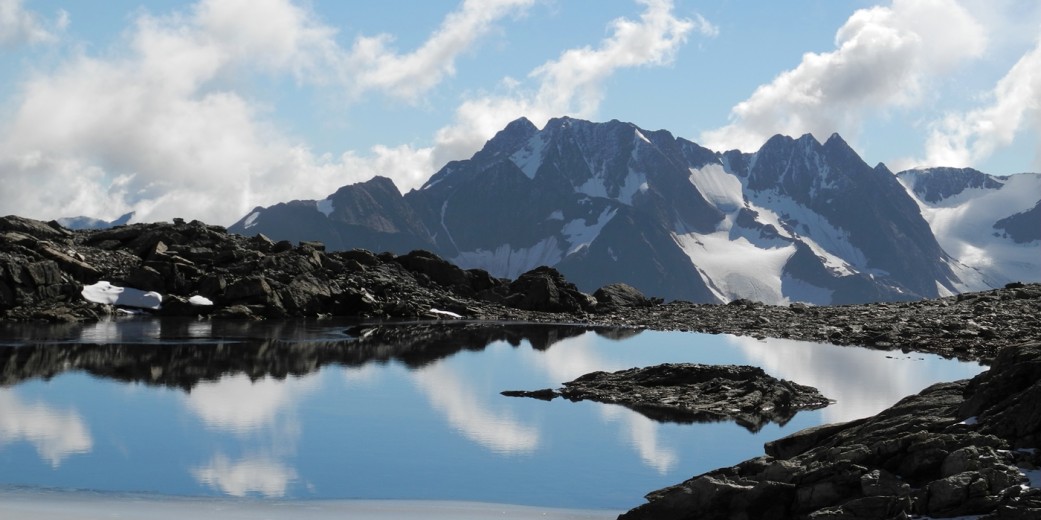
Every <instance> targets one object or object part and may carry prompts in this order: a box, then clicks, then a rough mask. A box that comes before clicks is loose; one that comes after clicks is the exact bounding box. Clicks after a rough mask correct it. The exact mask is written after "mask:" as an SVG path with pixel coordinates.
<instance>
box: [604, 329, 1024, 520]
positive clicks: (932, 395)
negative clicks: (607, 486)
mask: <svg viewBox="0 0 1041 520" xmlns="http://www.w3.org/2000/svg"><path fill="white" fill-rule="evenodd" d="M1039 397H1041V342H1034V343H1029V344H1024V345H1021V346H1018V347H1013V348H1008V349H1005V350H1002V351H1001V353H1000V354H999V355H998V357H997V358H996V359H995V361H994V365H993V366H992V367H991V369H990V370H988V371H986V372H984V373H982V374H980V375H979V376H977V377H975V378H973V379H972V380H966V381H958V382H953V383H941V384H937V385H933V386H931V387H929V388H927V389H925V390H924V391H922V392H921V393H920V394H918V395H915V396H911V397H907V398H905V399H903V400H902V401H900V402H899V403H897V404H896V405H894V406H893V407H891V408H889V409H887V410H885V411H883V412H881V413H879V414H878V415H876V416H874V417H870V418H867V419H860V420H856V421H852V422H848V423H844V424H835V425H827V426H821V427H817V428H810V429H807V430H803V431H800V432H797V433H795V434H793V435H790V436H788V437H785V438H782V439H779V440H777V441H774V442H771V443H768V444H767V445H766V455H765V456H763V457H760V458H756V459H752V460H749V461H745V462H742V463H741V464H738V465H736V466H733V467H730V468H723V469H718V470H715V471H711V472H708V473H705V474H703V475H699V476H696V477H694V478H691V479H690V480H687V481H686V482H683V483H681V484H678V485H675V486H672V487H669V488H665V489H662V490H659V491H655V492H653V493H651V494H650V495H648V500H649V502H648V503H647V504H645V505H643V506H640V507H637V508H636V509H633V510H632V511H629V512H628V513H626V514H624V515H622V516H621V517H620V518H623V519H652V518H653V519H658V520H667V519H724V518H763V519H789V518H791V519H802V518H807V519H825V518H827V519H879V518H910V517H911V516H912V515H923V516H928V517H933V518H947V517H956V516H966V515H984V516H983V517H982V518H993V519H1005V518H1016V519H1019V518H1023V519H1025V518H1041V490H1038V489H1034V488H1030V487H1029V486H1028V484H1029V482H1028V479H1027V477H1026V476H1025V475H1024V472H1025V471H1030V470H1034V469H1036V468H1037V464H1038V463H1039V462H1041V460H1039V457H1038V454H1037V452H1036V450H1035V449H1036V448H1037V447H1039V446H1041V399H1039Z"/></svg>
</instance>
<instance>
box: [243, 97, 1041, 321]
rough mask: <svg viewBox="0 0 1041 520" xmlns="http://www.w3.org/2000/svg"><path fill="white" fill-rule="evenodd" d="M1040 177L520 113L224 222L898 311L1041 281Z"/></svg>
mask: <svg viewBox="0 0 1041 520" xmlns="http://www.w3.org/2000/svg"><path fill="white" fill-rule="evenodd" d="M1039 204H1041V174H1034V173H1031V174H1020V175H1014V176H1007V177H997V176H991V175H987V174H984V173H981V172H978V171H975V170H971V169H949V168H931V169H919V170H910V171H905V172H900V173H898V174H894V173H893V172H891V171H890V170H889V169H888V168H886V167H885V165H882V164H879V165H877V166H875V167H871V166H869V165H868V164H866V163H865V162H864V161H863V160H862V159H861V158H860V157H859V156H858V155H857V153H856V152H855V151H854V150H853V149H852V148H850V146H849V145H848V144H847V143H846V142H845V141H843V139H842V138H841V137H840V136H839V135H838V134H834V135H832V136H831V137H830V138H829V139H828V140H827V141H826V142H824V143H820V142H818V141H817V140H816V139H814V138H813V137H812V136H811V135H809V134H807V135H804V136H802V137H799V138H797V139H793V138H791V137H787V136H781V135H778V136H774V137H773V138H771V139H770V140H769V141H767V142H766V144H764V145H763V146H762V148H760V149H759V150H758V151H757V152H755V153H745V152H741V151H737V150H731V151H727V152H716V151H712V150H708V149H706V148H703V147H701V146H699V145H697V144H696V143H693V142H691V141H687V140H685V139H680V138H676V137H674V136H673V135H672V134H670V133H669V132H667V131H664V130H659V131H653V132H652V131H646V130H643V129H641V128H638V127H637V126H635V125H633V124H631V123H623V122H619V121H610V122H607V123H593V122H589V121H582V120H578V119H573V118H567V117H564V118H558V119H552V120H550V121H549V122H548V123H547V124H546V126H545V127H544V128H542V129H541V130H540V129H538V128H537V127H535V126H534V125H533V124H532V123H531V122H529V121H528V120H527V119H523V118H522V119H518V120H516V121H513V122H512V123H510V124H509V125H507V126H506V128H504V129H503V130H501V131H499V132H498V133H497V134H496V135H495V137H493V138H492V139H491V140H489V141H488V142H487V143H486V144H485V146H484V148H483V149H481V150H480V151H479V152H477V153H476V154H474V155H473V157H471V158H470V159H468V160H463V161H453V162H450V163H448V164H446V165H445V166H444V167H443V168H441V170H439V171H438V172H436V173H434V175H433V176H431V177H430V179H429V180H428V181H427V182H426V184H424V185H423V186H422V187H421V188H419V189H417V190H412V191H410V192H408V193H406V194H404V195H403V194H401V193H400V192H399V191H398V189H397V188H396V187H395V185H394V184H393V182H391V181H390V180H389V179H386V178H382V177H375V178H373V179H372V180H369V181H367V182H363V183H359V184H352V185H349V186H344V187H342V188H340V189H339V190H337V191H336V192H335V193H333V194H331V195H330V196H329V197H328V198H326V199H324V200H320V201H314V200H306V201H301V200H297V201H289V202H284V203H280V204H276V205H274V206H270V207H266V208H262V207H258V208H256V209H254V210H253V211H251V212H250V213H249V214H248V215H246V216H244V217H243V218H242V219H241V220H239V221H238V222H236V223H235V224H234V225H232V226H231V227H230V228H229V231H231V232H235V233H241V234H246V235H255V234H258V233H263V234H264V235H267V236H268V237H270V238H272V239H276V240H292V241H300V240H319V241H322V242H324V243H325V244H326V246H327V247H328V248H329V249H332V250H342V249H352V248H364V249H369V250H373V251H391V252H394V253H399V254H400V253H405V252H408V251H410V250H413V249H426V250H429V251H432V252H434V253H437V254H438V255H441V256H443V257H444V258H446V259H448V260H450V261H452V262H454V263H456V264H457V265H459V266H460V267H463V268H480V269H484V270H487V271H488V272H489V273H491V274H492V275H494V276H499V277H511V278H513V277H516V276H518V275H519V274H521V273H523V272H526V271H528V270H530V269H532V268H535V267H538V266H540V265H548V266H552V267H555V268H557V269H558V270H560V271H561V272H562V273H563V274H564V275H565V276H566V277H567V278H568V279H569V280H570V281H572V282H574V283H576V284H577V285H578V286H579V288H581V289H583V290H585V291H588V292H592V291H593V290H595V289H596V288H598V287H600V286H603V285H606V284H609V283H614V282H625V283H628V284H630V285H633V286H634V287H636V288H638V289H640V290H641V291H643V292H645V293H646V294H648V295H652V296H659V297H663V298H666V299H684V300H691V301H695V302H706V303H709V302H716V303H719V302H728V301H731V300H734V299H738V298H747V299H752V300H757V301H762V302H765V303H771V304H784V303H792V302H807V303H813V304H841V303H858V302H867V301H901V300H911V299H918V298H930V297H937V296H944V295H950V294H954V293H958V292H962V291H967V290H981V289H985V288H989V287H996V286H1000V285H1003V284H1005V283H1007V282H1009V281H1041V219H1039V218H1037V216H1038V215H1037V213H1038V211H1039V210H1041V205H1039Z"/></svg>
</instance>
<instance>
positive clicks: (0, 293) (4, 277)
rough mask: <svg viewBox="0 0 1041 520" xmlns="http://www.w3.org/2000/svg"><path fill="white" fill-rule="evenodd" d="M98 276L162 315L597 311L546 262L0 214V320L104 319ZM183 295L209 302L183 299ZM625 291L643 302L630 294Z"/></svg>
mask: <svg viewBox="0 0 1041 520" xmlns="http://www.w3.org/2000/svg"><path fill="white" fill-rule="evenodd" d="M99 281H107V282H110V283H111V284H112V285H114V286H117V287H128V288H133V289H137V290H141V291H154V292H156V293H159V294H160V295H162V297H163V301H164V302H165V304H164V305H162V306H161V308H160V310H159V311H158V313H159V314H163V315H168V316H170V315H173V316H196V315H200V314H204V315H211V314H212V315H213V316H216V317H220V318H250V319H251V318H286V317H309V316H311V317H313V316H323V315H336V316H350V317H358V318H365V319H386V318H410V319H415V318H445V317H464V318H477V319H499V318H507V319H510V318H520V319H525V318H532V317H533V316H531V315H530V314H527V313H539V312H554V313H557V312H567V313H587V312H596V311H597V303H596V300H595V299H594V298H593V297H592V296H590V295H588V294H584V293H582V292H580V291H578V290H577V289H576V288H575V286H574V285H573V284H571V283H569V282H567V280H565V279H564V278H563V276H561V275H560V273H558V272H556V271H555V270H553V269H550V268H536V269H534V270H532V271H531V272H528V273H524V274H522V275H521V276H520V277H519V278H518V279H517V280H516V281H512V282H511V281H510V280H504V279H498V278H494V277H492V276H490V275H489V274H488V273H487V272H485V271H482V270H479V269H470V270H463V269H460V268H458V267H456V266H454V265H452V264H450V263H448V262H446V261H445V260H443V259H441V258H439V257H438V256H436V255H434V254H432V253H429V252H426V251H413V252H410V253H408V254H404V255H393V254H390V253H383V254H374V253H370V252H368V251H364V250H353V251H342V252H328V251H326V248H325V246H324V245H323V244H322V243H320V242H301V243H299V244H296V245H294V244H292V243H289V242H273V241H271V240H269V239H267V238H266V237H264V236H263V235H257V236H254V237H248V238H247V237H242V236H239V235H234V234H229V233H227V232H226V231H225V229H224V228H221V227H219V226H209V225H206V224H203V223H202V222H198V221H193V222H190V223H185V222H184V221H182V220H175V221H174V223H172V224H167V223H159V224H135V225H129V226H117V227H114V228H111V229H105V230H80V231H75V232H73V231H70V230H67V229H64V228H62V227H61V226H60V225H58V224H57V223H56V222H51V223H44V222H39V221H34V220H30V219H24V218H21V217H10V216H9V217H3V218H0V319H3V320H10V321H28V320H43V321H52V322H61V321H96V320H99V319H103V318H106V317H108V316H110V315H111V314H113V313H114V312H115V309H114V308H113V307H112V306H105V305H97V304H92V303H89V302H86V301H84V300H83V298H82V297H81V296H80V293H81V292H82V289H83V287H84V286H86V285H92V284H95V283H96V282H99ZM193 296H201V297H203V298H205V299H206V300H208V301H210V302H212V303H213V304H214V305H212V306H198V305H192V303H193V300H192V299H191V297H193ZM627 297H628V298H630V299H631V300H633V301H640V300H641V299H642V300H646V298H645V297H644V296H643V295H642V294H639V293H638V292H635V293H631V292H630V293H627ZM194 301H199V300H194ZM618 301H619V300H618V298H617V297H612V298H611V300H610V304H609V305H610V306H611V307H612V308H614V307H617V305H618ZM605 308H606V307H605Z"/></svg>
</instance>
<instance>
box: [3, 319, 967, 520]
mask: <svg viewBox="0 0 1041 520" xmlns="http://www.w3.org/2000/svg"><path fill="white" fill-rule="evenodd" d="M188 325H190V327H189V326H188ZM188 325H186V324H185V323H183V322H181V323H178V324H176V325H172V324H171V325H165V324H164V322H159V321H156V322H144V323H143V322H125V323H117V324H109V325H104V326H102V327H93V328H90V327H88V328H86V329H62V330H61V331H58V332H54V331H51V332H50V333H45V332H39V331H34V332H30V333H27V332H26V331H25V330H19V331H17V332H11V331H6V332H4V334H6V339H4V340H0V344H6V345H32V344H38V343H41V342H46V343H47V344H48V347H47V348H66V347H68V346H69V345H82V344H92V343H104V344H114V343H121V342H127V348H137V347H135V345H140V344H142V343H150V344H152V345H153V346H155V345H171V346H172V345H177V344H178V343H179V342H180V343H184V342H194V343H199V344H200V347H199V348H203V349H205V348H218V346H219V347H220V348H226V349H235V348H241V346H242V345H246V344H249V343H250V342H255V341H279V340H285V341H288V342H296V344H301V345H306V344H307V343H308V342H309V341H318V340H321V341H324V342H325V343H322V345H323V348H326V347H325V345H328V348H330V349H350V348H353V347H352V345H353V343H352V342H354V341H356V340H354V339H352V338H351V337H350V336H348V335H347V334H345V333H344V331H345V330H346V326H345V325H344V324H338V323H322V322H319V323H317V324H315V323H312V324H309V325H308V326H306V327H303V328H301V327H289V328H278V327H274V328H271V327H270V325H265V326H264V327H269V328H267V329H263V330H262V331H261V332H255V331H252V332H241V331H240V332H241V335H240V336H237V335H236V334H235V333H230V332H229V331H228V330H220V331H215V330H214V329H213V328H212V326H210V325H209V324H199V323H195V324H188ZM164 327H165V329H164ZM243 327H246V326H245V325H243ZM257 327H261V326H260V325H257ZM243 330H245V329H243ZM164 331H165V332H164ZM170 331H176V333H173V332H170ZM570 334H577V335H575V336H573V337H569V338H566V339H562V340H560V341H557V342H555V343H553V344H552V345H551V346H549V348H546V349H545V350H539V349H536V348H533V347H532V345H531V342H530V341H528V340H520V341H515V343H516V344H515V345H511V344H510V343H508V342H506V341H493V342H491V343H490V344H488V345H487V346H486V347H484V348H483V349H473V348H471V349H464V350H459V351H457V352H455V353H450V352H451V350H452V349H448V350H447V352H449V354H448V355H446V356H445V357H440V358H437V357H434V358H433V359H426V360H422V361H415V360H411V361H410V362H409V363H408V364H406V363H405V362H403V361H400V360H399V359H396V358H394V357H391V358H390V359H386V358H383V359H382V360H379V361H377V360H372V361H367V362H366V361H362V362H358V363H353V365H354V366H343V365H339V364H325V365H323V366H320V367H318V368H317V369H316V370H314V371H312V372H309V373H306V374H303V375H295V376H294V375H290V376H288V377H284V378H277V377H274V376H271V375H263V374H260V375H257V374H254V375H253V377H252V378H251V377H250V376H248V375H247V374H245V373H242V372H237V373H236V372H230V373H224V374H223V375H216V376H214V377H213V378H211V379H208V380H203V381H199V382H197V383H196V384H195V385H194V386H193V387H192V388H191V390H190V391H186V390H185V389H182V388H177V387H165V386H157V385H154V384H146V383H144V382H122V381H119V380H116V379H110V378H106V377H96V376H92V375H89V374H87V373H84V372H81V371H76V370H71V371H63V372H60V373H58V374H57V375H54V376H53V377H51V378H50V379H43V378H41V377H34V378H29V379H27V380H24V381H22V382H20V383H17V384H12V385H9V386H5V387H0V485H8V486H30V487H41V488H64V489H84V490H97V491H112V492H142V493H156V494H162V495H177V496H236V497H261V498H272V499H273V498H278V499H291V500H296V499H303V500H307V499H405V500H461V501H479V502H495V503H509V504H519V505H534V506H546V507H564V508H582V509H626V508H629V507H632V506H634V505H637V504H639V503H641V502H642V501H643V498H642V497H643V495H644V494H645V493H647V492H649V491H651V490H654V489H657V488H660V487H663V486H667V485H671V484H675V483H677V482H680V481H682V480H685V479H687V478H690V477H691V476H693V475H696V474H699V473H702V472H705V471H708V470H710V469H713V468H716V467H720V466H728V465H733V464H735V463H737V462H739V461H741V460H744V459H747V458H750V457H754V456H758V455H761V454H762V445H763V443H765V442H767V441H769V440H772V439H776V438H778V437H781V436H784V435H787V434H790V433H792V432H795V431H797V430H800V429H802V428H806V427H809V426H815V425H819V424H823V423H829V422H836V421H844V420H850V419H854V418H857V417H863V416H866V415H870V414H874V413H877V412H878V411H880V410H882V409H884V408H885V407H887V406H889V405H891V404H893V403H895V402H896V401H897V400H899V399H900V398H902V397H904V396H906V395H908V394H911V393H914V392H917V391H919V390H921V389H922V388H924V387H926V386H928V385H929V384H931V383H934V382H938V381H949V380H955V379H963V378H967V377H971V376H973V375H975V374H976V373H978V372H979V371H980V370H981V367H980V366H978V365H976V364H973V363H961V362H958V361H953V360H945V359H942V358H939V357H936V356H930V355H920V354H904V353H900V352H896V353H891V352H881V351H874V350H868V349H862V348H854V347H836V346H831V345H821V344H813V343H802V342H794V341H786V340H765V341H760V340H755V339H750V338H738V337H732V336H722V335H719V336H712V335H701V334H692V333H664V332H650V331H645V332H642V333H639V334H637V335H635V336H632V337H629V338H625V339H621V340H615V339H609V338H607V337H604V336H601V335H598V334H596V333H595V332H579V331H573V332H570ZM28 336H38V337H40V338H45V339H42V340H39V341H37V340H34V339H32V338H31V337H28ZM258 338H260V339H258ZM14 348H21V347H14ZM664 362H698V363H717V364H749V365H758V366H761V367H763V368H764V369H765V370H766V371H767V372H768V373H770V374H772V375H774V376H776V377H780V378H785V379H790V380H793V381H795V382H797V383H801V384H807V385H812V386H816V387H817V388H819V389H820V390H821V391H822V392H823V393H824V394H825V395H826V396H828V397H829V398H832V399H835V400H836V401H837V402H836V403H835V404H834V405H832V406H829V407H827V408H825V409H822V410H816V411H811V412H800V413H799V414H797V415H796V416H795V417H794V418H793V419H792V420H791V421H790V422H789V423H788V424H786V425H783V426H782V425H777V424H770V425H767V426H766V427H764V428H763V429H762V430H760V431H759V432H757V433H752V432H750V431H748V430H746V429H744V428H742V427H740V426H738V425H736V424H734V423H731V422H722V423H710V424H674V423H657V422H654V421H652V420H650V419H648V418H646V417H644V416H642V415H640V414H638V413H636V412H633V411H630V410H628V409H626V408H623V407H620V406H614V405H603V404H598V403H591V402H581V403H572V402H568V401H565V400H561V399H557V400H554V401H552V402H544V401H539V400H534V399H524V398H511V397H504V396H501V395H499V392H500V391H502V390H518V389H521V390H534V389H539V388H549V387H552V388H557V387H559V386H560V385H561V383H563V382H565V381H569V380H571V379H573V378H575V377H578V376H580V375H582V374H585V373H587V372H591V371H594V370H620V369H624V368H630V367H635V366H647V365H653V364H658V363H664ZM160 368H163V367H157V370H158V369H160ZM131 379H133V378H131Z"/></svg>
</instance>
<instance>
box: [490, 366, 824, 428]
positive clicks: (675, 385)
mask: <svg viewBox="0 0 1041 520" xmlns="http://www.w3.org/2000/svg"><path fill="white" fill-rule="evenodd" d="M503 395H508V396H517V397H534V398H536V399H552V398H553V397H557V396H560V397H564V398H566V399H568V400H570V401H584V400H589V401H597V402H601V403H610V404H620V405H622V406H625V407H627V408H630V409H632V410H634V411H637V412H639V413H641V414H643V415H645V416H647V417H649V418H650V419H653V420H656V421H661V422H678V423H693V422H720V421H727V420H733V421H735V422H737V423H738V424H740V425H741V426H743V427H745V428H746V429H748V430H749V431H752V432H757V431H759V430H760V429H762V427H763V426H764V425H766V424H767V423H769V422H776V423H780V424H785V423H787V422H788V421H789V420H790V419H791V418H792V417H794V416H795V414H796V412H798V411H799V410H812V409H816V408H823V407H825V406H827V405H828V404H830V403H831V401H829V400H828V399H827V398H826V397H824V396H823V395H821V394H820V392H818V391H817V389H816V388H813V387H809V386H803V385H798V384H795V383H792V382H790V381H785V380H782V379H776V378H774V377H771V376H769V375H767V374H766V372H763V369H761V368H759V367H751V366H733V365H699V364H690V363H679V364H674V363H666V364H662V365H656V366H652V367H646V368H631V369H629V370H621V371H618V372H613V373H608V372H592V373H589V374H586V375H584V376H582V377H579V378H578V379H575V380H574V381H570V382H567V383H564V388H562V389H560V390H558V391H554V390H549V389H546V390H536V391H532V392H525V391H506V392H503Z"/></svg>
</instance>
